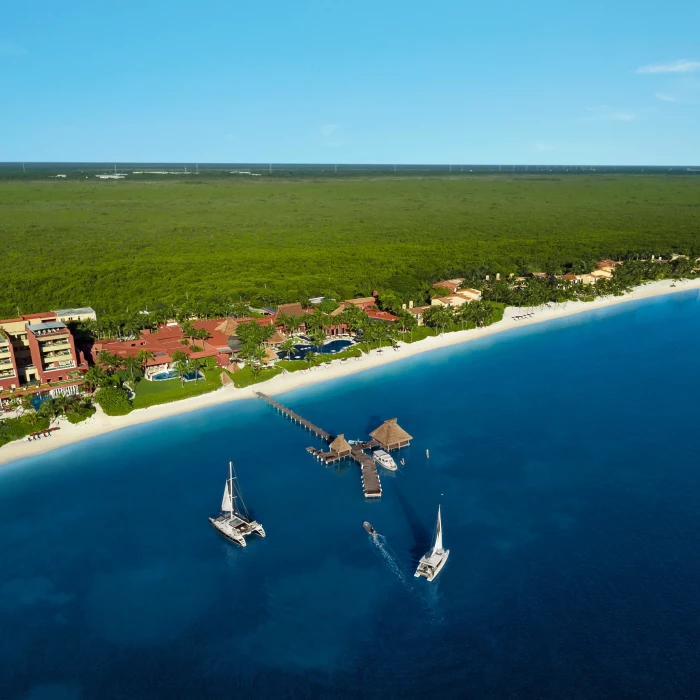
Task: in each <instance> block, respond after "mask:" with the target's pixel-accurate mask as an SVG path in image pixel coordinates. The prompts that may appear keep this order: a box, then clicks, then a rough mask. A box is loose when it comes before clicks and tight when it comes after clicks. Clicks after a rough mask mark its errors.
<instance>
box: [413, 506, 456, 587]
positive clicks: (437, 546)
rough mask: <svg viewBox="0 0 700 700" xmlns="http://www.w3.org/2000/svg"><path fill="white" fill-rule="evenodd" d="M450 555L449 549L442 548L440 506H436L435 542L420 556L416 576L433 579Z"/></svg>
mask: <svg viewBox="0 0 700 700" xmlns="http://www.w3.org/2000/svg"><path fill="white" fill-rule="evenodd" d="M449 556H450V550H449V549H443V548H442V519H441V517H440V506H438V514H437V524H436V525H435V542H434V543H433V548H432V549H431V550H430V551H429V552H427V553H426V554H424V555H423V556H422V557H421V560H420V563H419V564H418V568H417V569H416V573H415V574H413V575H414V576H415V577H416V578H418V577H420V576H422V577H423V578H427V579H428V581H433V580H434V579H435V577H436V576H437V575H438V574H439V573H440V572H441V571H442V567H443V566H445V563H446V562H447V557H449Z"/></svg>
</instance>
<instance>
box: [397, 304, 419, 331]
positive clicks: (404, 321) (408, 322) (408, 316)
mask: <svg viewBox="0 0 700 700" xmlns="http://www.w3.org/2000/svg"><path fill="white" fill-rule="evenodd" d="M398 316H399V324H400V325H401V330H402V331H403V332H404V333H405V332H406V331H409V330H413V329H414V328H415V327H416V326H417V325H418V321H416V317H415V316H414V315H413V314H412V313H411V312H410V311H406V309H401V311H399V314H398Z"/></svg>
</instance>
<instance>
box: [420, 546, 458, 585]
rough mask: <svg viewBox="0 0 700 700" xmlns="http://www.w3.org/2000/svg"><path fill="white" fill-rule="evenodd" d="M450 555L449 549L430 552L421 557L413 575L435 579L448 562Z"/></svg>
mask: <svg viewBox="0 0 700 700" xmlns="http://www.w3.org/2000/svg"><path fill="white" fill-rule="evenodd" d="M449 556H450V550H449V549H445V550H443V551H442V552H440V553H437V552H435V553H434V552H428V554H426V555H425V556H424V557H422V558H421V560H420V564H418V568H417V569H416V573H415V574H413V575H414V576H415V577H416V578H425V579H428V581H434V580H435V578H436V577H437V576H438V574H439V573H440V572H441V571H442V569H443V567H444V566H445V564H446V563H447V559H448V557H449Z"/></svg>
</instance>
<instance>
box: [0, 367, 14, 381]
mask: <svg viewBox="0 0 700 700" xmlns="http://www.w3.org/2000/svg"><path fill="white" fill-rule="evenodd" d="M14 376H15V372H14V370H12V369H0V379H7V378H8V377H14Z"/></svg>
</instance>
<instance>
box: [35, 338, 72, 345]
mask: <svg viewBox="0 0 700 700" xmlns="http://www.w3.org/2000/svg"><path fill="white" fill-rule="evenodd" d="M40 340H41V339H40ZM58 346H62V347H66V348H67V347H69V346H70V343H69V342H68V338H67V337H66V338H59V339H58V340H48V341H46V342H43V340H41V347H42V348H54V347H58Z"/></svg>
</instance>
